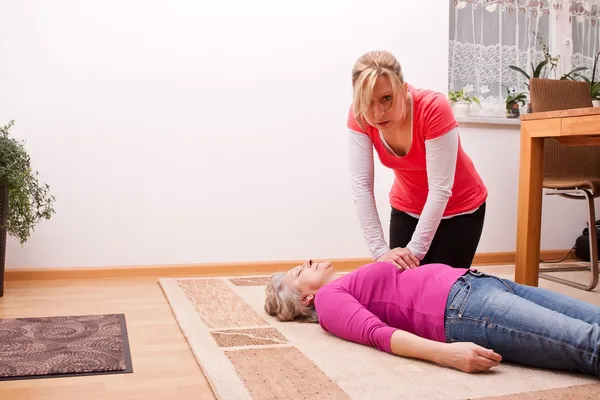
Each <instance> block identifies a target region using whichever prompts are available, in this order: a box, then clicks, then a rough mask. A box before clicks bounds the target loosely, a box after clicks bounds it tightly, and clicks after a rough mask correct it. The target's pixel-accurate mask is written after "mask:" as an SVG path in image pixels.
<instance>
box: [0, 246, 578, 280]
mask: <svg viewBox="0 0 600 400" xmlns="http://www.w3.org/2000/svg"><path fill="white" fill-rule="evenodd" d="M568 252H569V250H545V251H542V252H541V258H542V259H544V260H556V259H558V260H560V259H562V258H564V257H565V256H566V255H567V253H568ZM515 259H516V254H515V253H514V252H505V253H479V254H477V255H476V256H475V260H474V262H473V264H474V265H489V264H511V263H514V262H515ZM331 261H332V262H333V263H334V265H335V268H336V269H337V270H339V271H352V270H353V269H356V268H358V267H359V266H361V265H364V264H367V263H370V262H372V260H371V259H368V258H347V259H337V260H331ZM299 262H300V261H293V260H290V261H266V262H258V261H257V262H244V263H242V262H240V263H218V264H217V263H215V264H188V265H150V266H122V267H98V268H90V267H81V268H8V269H6V271H5V279H6V280H12V281H22V280H65V279H104V278H152V277H157V278H158V277H165V278H168V277H190V276H235V275H254V274H270V273H273V272H277V271H285V270H287V269H289V268H292V267H294V266H296V265H298V263H299Z"/></svg>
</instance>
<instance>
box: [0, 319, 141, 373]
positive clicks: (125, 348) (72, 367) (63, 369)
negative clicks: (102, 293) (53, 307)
mask: <svg viewBox="0 0 600 400" xmlns="http://www.w3.org/2000/svg"><path fill="white" fill-rule="evenodd" d="M131 372H133V367H132V363H131V353H130V350H129V341H128V338H127V326H126V324H125V316H124V315H123V314H107V315H81V316H67V317H43V318H13V319H0V381H3V380H15V379H31V378H51V377H66V376H80V375H97V374H115V373H131Z"/></svg>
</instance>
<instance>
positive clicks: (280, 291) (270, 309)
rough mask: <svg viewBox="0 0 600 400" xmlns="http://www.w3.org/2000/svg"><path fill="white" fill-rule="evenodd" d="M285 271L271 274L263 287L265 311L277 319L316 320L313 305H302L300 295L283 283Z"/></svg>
mask: <svg viewBox="0 0 600 400" xmlns="http://www.w3.org/2000/svg"><path fill="white" fill-rule="evenodd" d="M285 276H286V273H285V272H278V273H276V274H273V275H272V276H271V280H270V281H269V284H268V285H267V288H266V289H265V294H266V297H265V311H266V312H267V314H269V315H271V316H274V317H275V318H277V320H278V321H281V322H286V321H300V322H318V321H319V318H318V317H317V312H316V310H315V308H314V306H310V307H306V306H304V305H302V295H301V294H300V293H299V292H298V291H297V290H296V289H294V288H291V287H289V285H283V284H282V283H283V279H284V278H285Z"/></svg>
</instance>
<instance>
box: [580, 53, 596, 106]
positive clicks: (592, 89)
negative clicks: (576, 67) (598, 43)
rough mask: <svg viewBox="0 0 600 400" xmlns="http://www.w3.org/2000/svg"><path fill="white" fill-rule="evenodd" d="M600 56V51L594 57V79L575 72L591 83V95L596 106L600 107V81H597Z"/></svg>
mask: <svg viewBox="0 0 600 400" xmlns="http://www.w3.org/2000/svg"><path fill="white" fill-rule="evenodd" d="M599 56H600V52H598V54H596V56H595V57H594V64H593V66H592V79H589V78H588V77H587V76H584V75H581V74H575V75H576V76H577V77H579V78H581V79H582V80H584V81H586V82H587V83H588V85H590V97H591V98H592V103H593V104H594V107H600V82H596V67H597V66H598V57H599Z"/></svg>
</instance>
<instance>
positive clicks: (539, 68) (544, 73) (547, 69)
mask: <svg viewBox="0 0 600 400" xmlns="http://www.w3.org/2000/svg"><path fill="white" fill-rule="evenodd" d="M533 34H534V35H535V36H536V38H537V39H538V41H539V43H540V45H541V46H542V53H543V54H544V59H543V60H541V61H540V62H539V63H538V64H537V65H534V64H533V63H531V75H530V74H529V73H527V72H526V71H525V70H523V69H522V68H520V67H518V66H516V65H509V66H508V68H510V69H512V70H513V71H516V72H519V73H520V74H521V75H523V76H524V77H525V79H526V82H525V86H526V87H527V90H529V81H530V80H531V78H547V77H548V75H549V74H550V73H552V72H553V73H554V78H555V79H556V69H557V67H558V62H559V60H560V56H556V57H553V56H552V55H551V54H550V51H549V50H548V46H546V43H545V42H544V38H542V36H540V35H539V34H538V33H536V32H533ZM586 69H587V68H586V67H577V68H574V69H572V70H571V71H569V72H567V73H565V74H563V75H562V76H561V77H560V79H561V80H565V79H573V78H574V77H575V76H577V75H578V74H577V73H578V72H580V71H584V70H586ZM527 112H528V113H530V112H531V103H527Z"/></svg>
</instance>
